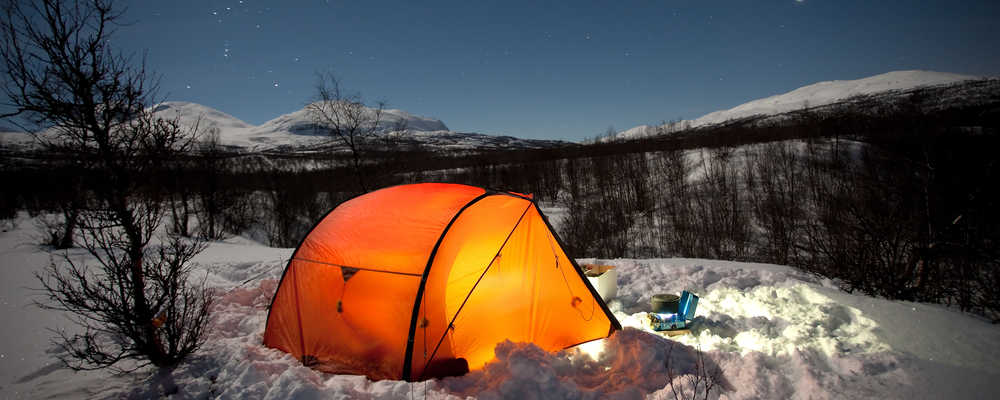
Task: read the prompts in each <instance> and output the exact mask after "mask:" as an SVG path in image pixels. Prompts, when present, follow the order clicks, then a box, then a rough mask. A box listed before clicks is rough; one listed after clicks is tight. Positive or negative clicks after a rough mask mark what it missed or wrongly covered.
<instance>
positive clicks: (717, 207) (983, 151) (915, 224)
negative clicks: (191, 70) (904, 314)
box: [0, 82, 1000, 320]
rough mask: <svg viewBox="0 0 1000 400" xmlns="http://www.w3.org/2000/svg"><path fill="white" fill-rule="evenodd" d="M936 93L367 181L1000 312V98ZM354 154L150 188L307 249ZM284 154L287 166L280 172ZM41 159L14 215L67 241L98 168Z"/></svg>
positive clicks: (487, 155)
mask: <svg viewBox="0 0 1000 400" xmlns="http://www.w3.org/2000/svg"><path fill="white" fill-rule="evenodd" d="M993 84H994V85H995V82H994V83H993ZM930 97H931V96H930V95H928V94H927V93H926V92H920V91H917V92H914V93H911V95H910V96H909V97H907V98H906V100H904V101H893V102H887V101H884V100H883V99H879V98H873V97H859V98H855V99H852V100H851V101H850V102H847V103H845V104H842V105H836V106H826V107H823V108H817V109H810V110H806V111H802V112H797V113H795V114H793V116H792V117H790V118H785V119H783V120H780V121H770V122H767V121H760V120H756V121H755V120H747V121H738V122H734V123H730V124H727V125H724V126H718V127H714V128H711V129H699V130H689V131H686V132H681V133H673V134H668V135H662V136H656V137H651V138H642V139H638V140H632V141H610V142H603V143H602V142H598V143H593V144H589V145H571V146H566V147H559V148H548V149H537V150H509V151H491V152H466V153H463V154H454V153H452V154H447V153H442V152H436V151H432V150H430V149H422V148H420V147H419V146H408V147H407V148H406V151H392V148H391V147H386V148H385V149H384V150H378V149H376V150H373V151H371V152H370V153H369V154H368V155H367V157H368V160H369V161H368V162H367V163H366V164H365V166H364V168H365V169H366V171H364V173H363V174H362V175H363V176H365V177H366V179H368V180H369V182H367V185H366V186H368V187H375V188H377V187H385V186H389V185H394V184H402V183H412V182H455V183H466V184H473V185H478V186H483V187H489V188H497V189H503V190H513V191H517V192H521V193H533V194H534V195H535V196H536V197H537V198H538V199H540V200H541V201H543V202H545V203H547V204H552V205H555V206H559V207H564V208H565V209H566V213H565V214H564V215H565V217H564V218H563V219H562V220H561V221H559V222H560V223H558V224H557V225H558V226H559V233H560V235H561V236H563V239H565V242H566V243H567V245H568V246H570V248H569V249H567V250H568V251H569V252H570V254H572V255H574V256H577V257H598V258H615V257H673V256H678V257H698V258H715V259H728V260H740V261H754V262H767V263H775V264H784V265H792V266H795V267H798V268H801V269H804V270H807V271H810V272H814V273H817V274H820V275H823V276H826V277H830V278H835V279H836V280H837V281H838V282H840V284H841V285H842V286H843V287H844V288H845V289H847V290H858V291H862V292H864V293H868V294H873V295H880V296H885V297H888V298H894V299H906V300H916V301H929V302H940V303H946V304H952V305H956V306H958V307H960V308H962V309H963V310H969V311H972V312H975V313H978V314H982V315H986V316H989V317H990V318H992V319H994V320H995V319H997V318H998V317H1000V249H998V248H997V240H998V239H1000V211H998V208H997V207H998V206H1000V204H998V200H1000V197H998V195H997V191H996V190H995V189H994V186H995V185H996V182H998V176H997V174H998V165H997V159H998V157H997V156H996V155H995V149H997V148H998V144H1000V136H998V127H1000V117H998V116H1000V112H998V108H997V107H996V104H997V103H998V101H997V99H992V100H989V101H983V102H981V103H980V104H978V105H974V106H965V107H950V108H946V109H943V110H932V111H930V112H929V111H928V106H927V104H930V103H931V100H932V99H930ZM344 157H345V156H343V155H334V156H327V157H318V156H316V155H308V156H303V155H295V156H293V155H270V156H261V155H250V156H248V155H244V154H234V153H227V152H224V151H222V150H220V148H219V147H217V146H209V147H208V148H203V149H202V151H201V152H199V153H197V155H192V156H191V157H190V158H188V159H184V160H176V162H175V164H176V168H174V169H172V170H171V171H169V172H167V173H164V174H163V175H162V176H152V177H149V185H148V187H149V193H147V194H145V195H156V196H163V198H164V199H166V201H169V203H170V204H171V207H170V210H169V212H168V219H169V221H170V223H169V224H168V227H169V229H171V230H172V231H173V232H175V233H178V234H181V235H189V236H202V237H206V238H219V237H222V236H223V235H224V234H225V233H239V234H244V235H248V236H250V237H252V238H254V239H257V240H260V241H262V242H264V243H266V244H269V245H272V246H281V247H291V246H295V245H297V244H298V242H299V240H301V238H302V237H303V236H304V235H305V234H306V233H307V231H308V229H309V228H310V227H311V226H312V225H313V224H314V223H315V222H316V221H317V220H318V219H319V218H320V217H321V216H322V215H323V214H324V213H326V212H327V211H329V210H330V209H332V208H333V207H334V206H336V205H337V204H339V203H340V202H342V201H344V200H346V199H349V198H351V197H354V196H356V195H358V194H360V193H361V189H360V188H359V187H358V185H357V180H356V179H355V176H356V175H355V171H352V170H351V169H350V168H348V167H346V165H347V164H348V163H346V162H344ZM261 158H263V159H264V160H265V162H263V165H265V167H261V166H260V165H262V162H261V161H260V159H261ZM275 160H280V161H281V165H285V166H286V167H282V168H267V167H266V165H268V163H269V162H270V163H275V162H277V161H275ZM251 164H252V165H253V167H251V166H250V165H251ZM29 165H32V166H31V167H24V166H21V167H18V168H5V169H4V170H3V171H0V175H2V176H3V178H4V181H5V182H7V183H8V184H7V188H8V190H5V191H4V193H3V196H2V198H0V212H2V216H3V217H5V218H10V217H12V216H13V215H14V214H15V213H16V211H17V210H20V209H26V210H28V211H29V212H30V213H32V214H33V215H39V214H43V213H44V214H51V213H56V214H59V215H62V216H63V217H62V218H59V219H55V220H53V219H49V220H45V221H47V222H46V225H47V226H46V229H47V230H49V231H50V233H51V236H52V237H51V242H52V243H53V244H57V243H58V242H59V239H60V238H61V237H62V236H65V233H66V232H67V231H72V223H71V222H70V223H68V224H67V221H72V216H73V210H74V209H75V208H78V207H80V206H81V205H83V204H86V202H87V201H88V200H87V197H88V195H87V187H88V183H87V181H88V178H87V172H86V171H81V170H80V169H79V168H76V167H74V166H73V165H72V163H71V162H69V161H66V160H63V161H61V162H48V163H46V162H40V161H37V160H36V161H35V162H34V163H33V164H30V163H29ZM288 166H292V167H288ZM67 228H69V229H67Z"/></svg>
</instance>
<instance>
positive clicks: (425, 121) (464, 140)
mask: <svg viewBox="0 0 1000 400" xmlns="http://www.w3.org/2000/svg"><path fill="white" fill-rule="evenodd" d="M153 112H154V113H156V115H157V116H160V117H162V118H164V119H171V120H172V119H177V120H178V121H179V122H180V123H181V124H183V125H185V126H188V127H195V126H197V128H198V131H199V132H201V133H205V132H208V131H209V130H218V133H219V141H220V144H222V145H224V146H227V147H229V148H231V149H234V150H241V151H272V152H273V151H278V152H289V151H291V152H295V151H315V150H323V151H337V150H338V149H339V148H340V147H341V145H340V143H339V141H335V140H331V138H329V137H328V136H325V135H323V134H320V133H318V132H317V130H316V129H315V125H314V124H313V122H312V120H311V119H310V117H309V112H308V111H307V110H306V108H303V109H301V110H298V111H294V112H291V113H288V114H284V115H281V116H278V117H276V118H274V119H271V120H269V121H267V122H264V123H263V124H260V125H252V124H249V123H247V122H245V121H242V120H240V119H239V118H236V117H234V116H232V115H229V114H226V113H225V112H222V111H219V110H216V109H214V108H211V107H208V106H205V105H201V104H196V103H190V102H182V101H168V102H163V103H160V104H158V105H156V106H154V107H153ZM366 112H368V113H370V114H373V113H374V112H375V110H373V109H370V108H369V109H366ZM400 127H405V130H404V131H402V132H397V130H399V128H400ZM45 134H46V133H44V132H43V133H42V135H45ZM378 134H380V135H389V136H393V137H394V141H395V142H398V143H400V144H405V145H410V146H412V145H420V146H425V147H427V148H433V149H438V150H483V149H519V148H547V147H553V146H561V145H565V144H566V143H565V142H561V141H556V140H534V139H521V138H515V137H510V136H494V135H486V134H480V133H465V132H453V131H450V130H448V126H447V125H445V124H444V122H442V121H441V120H439V119H434V118H428V117H423V116H419V115H414V114H411V113H408V112H406V111H403V110H396V109H386V110H382V116H381V122H380V123H379V129H378ZM34 145H35V140H34V139H33V138H32V137H31V135H29V134H26V133H23V132H16V131H14V132H2V131H0V147H4V148H7V149H19V150H30V149H31V148H32V146H34Z"/></svg>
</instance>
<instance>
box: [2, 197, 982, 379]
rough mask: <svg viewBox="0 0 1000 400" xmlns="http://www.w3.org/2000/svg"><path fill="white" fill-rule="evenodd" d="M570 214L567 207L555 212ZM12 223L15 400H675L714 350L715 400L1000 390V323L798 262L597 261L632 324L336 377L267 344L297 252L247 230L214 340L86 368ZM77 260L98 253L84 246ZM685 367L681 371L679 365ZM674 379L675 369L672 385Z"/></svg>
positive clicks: (10, 367)
mask: <svg viewBox="0 0 1000 400" xmlns="http://www.w3.org/2000/svg"><path fill="white" fill-rule="evenodd" d="M546 211H547V213H548V214H550V215H553V216H556V217H558V216H559V215H560V213H559V212H558V211H559V210H546ZM2 226H3V227H5V229H4V231H3V232H0V288H2V296H0V298H2V301H0V305H2V306H0V316H2V317H3V320H4V323H3V324H0V334H2V337H4V338H5V340H3V341H0V355H2V356H0V398H70V399H75V398H122V397H128V398H158V397H164V395H165V394H170V396H169V397H171V398H226V399H228V398H264V399H282V398H359V397H361V398H373V399H410V398H416V399H420V398H428V397H432V398H453V399H458V398H470V397H472V398H482V399H499V398H523V399H536V398H537V399H541V398H579V399H595V398H621V399H634V398H648V399H672V398H674V395H673V390H672V388H671V383H673V388H674V389H686V390H687V392H688V393H690V391H691V388H692V385H693V384H694V382H695V378H696V376H697V375H698V374H697V371H698V365H699V362H698V361H699V350H701V351H703V352H704V353H703V356H702V357H703V358H702V359H703V360H704V361H703V362H704V364H705V365H706V367H707V370H708V371H714V370H716V368H717V369H718V370H719V371H721V377H720V379H719V381H718V385H719V386H718V387H719V388H720V389H721V391H713V392H712V396H710V397H711V398H723V399H758V398H796V399H799V398H801V399H805V398H818V399H823V398H838V399H839V398H846V399H861V398H908V397H911V398H987V397H991V395H992V394H993V393H997V392H998V391H1000V365H998V363H996V362H995V360H997V359H998V357H1000V326H997V325H992V324H989V323H987V322H985V321H983V320H981V319H979V318H976V317H973V316H970V315H966V314H963V313H960V312H958V311H956V310H953V309H948V308H945V307H942V306H939V305H931V304H920V303H909V302H899V301H888V300H884V299H877V298H871V297H867V296H862V295H857V294H850V293H845V292H843V291H840V290H839V289H837V286H836V285H835V284H834V282H831V281H829V280H826V279H823V278H820V277H816V276H814V275H810V274H806V273H804V272H800V271H798V270H795V269H793V268H790V267H785V266H778V265H767V264H753V263H739V262H729V261H718V260H700V259H676V258H674V259H643V260H637V259H616V260H593V259H582V260H579V261H580V262H581V263H599V264H610V265H614V266H616V269H617V271H618V286H619V289H618V293H617V296H616V297H614V298H611V299H608V300H609V301H608V302H609V307H610V308H611V310H612V311H613V312H614V314H615V315H616V317H617V318H618V319H619V320H620V321H621V322H622V324H623V325H624V326H625V329H624V330H623V331H619V332H616V333H615V334H614V335H612V336H611V337H610V338H607V339H603V340H599V341H594V342H590V343H586V344H584V345H581V346H578V347H576V348H572V349H568V350H564V351H561V352H557V353H549V352H545V351H543V350H541V349H539V348H538V347H535V346H534V345H531V344H527V343H511V342H506V343H501V344H500V345H498V346H497V348H496V360H495V361H493V362H491V363H489V364H487V366H486V367H485V368H484V369H481V370H477V371H473V372H470V373H469V374H467V375H465V376H461V377H452V378H445V379H440V380H430V381H425V382H414V383H409V382H402V381H393V380H383V381H377V382H373V381H370V380H368V379H367V378H365V377H363V376H351V375H331V374H324V373H320V372H317V371H314V370H312V369H309V368H306V367H304V366H302V365H301V364H300V363H299V362H298V361H296V360H294V359H293V358H292V357H291V356H289V355H287V354H285V353H283V352H281V351H278V350H273V349H269V348H265V347H263V346H262V345H261V341H262V334H263V330H264V322H265V319H266V316H267V310H266V307H267V304H268V303H269V301H270V298H271V296H272V295H273V293H274V291H275V289H276V287H277V284H278V279H279V278H280V275H281V272H282V270H283V268H284V266H285V263H286V260H287V259H288V257H290V256H291V253H292V249H275V248H269V247H266V246H263V245H261V244H259V243H256V242H254V241H252V240H249V239H246V238H242V237H230V238H227V239H226V240H222V241H218V242H212V243H210V244H209V246H208V248H207V249H206V250H205V251H204V252H203V253H201V254H199V255H198V257H197V258H196V259H195V263H196V264H195V270H196V273H195V275H196V276H204V277H205V278H206V282H207V283H208V285H209V286H211V287H213V288H214V290H215V292H216V294H217V297H216V303H215V306H214V307H215V308H214V317H213V321H212V324H211V329H210V330H209V338H208V341H207V342H206V344H205V346H204V347H203V348H202V349H201V350H200V351H199V352H198V353H197V354H196V355H195V357H194V358H193V359H192V360H191V361H190V362H189V363H186V364H184V365H182V366H180V367H178V368H177V369H175V370H173V371H161V372H157V371H153V370H143V371H140V372H138V373H135V374H133V375H126V376H115V375H111V374H110V373H108V372H103V371H98V372H90V373H73V372H71V371H68V370H66V369H65V368H63V367H61V366H60V365H59V364H58V363H57V362H56V360H55V353H54V350H53V346H52V345H51V344H50V343H49V339H50V338H51V334H50V333H49V332H48V331H47V330H46V328H49V327H59V326H66V320H65V318H64V317H63V316H61V315H59V314H58V313H53V312H50V311H44V310H40V309H38V308H35V307H34V306H32V305H30V304H29V303H30V301H31V299H32V297H31V296H32V295H33V294H34V292H33V291H32V290H31V289H30V288H31V287H36V286H37V284H36V282H35V280H34V277H33V274H34V272H35V271H38V270H39V269H40V268H43V267H44V266H45V265H46V264H47V263H48V262H49V260H50V257H52V256H53V255H58V254H59V253H57V252H53V251H51V250H50V249H47V248H45V247H41V246H39V245H37V244H36V243H38V238H37V235H38V233H37V228H36V226H35V225H34V223H33V222H32V220H31V219H30V218H28V216H27V215H26V214H22V215H20V216H19V217H18V218H17V219H16V220H14V221H4V224H3V225H2ZM74 251H75V253H71V254H72V256H74V257H84V255H83V254H80V252H79V251H78V250H71V252H74ZM681 290H690V291H692V292H694V293H696V294H698V295H699V296H700V297H701V301H700V302H699V305H698V311H697V314H696V321H697V324H696V328H694V330H693V334H691V335H681V336H676V337H673V338H668V337H666V336H665V335H662V334H660V333H657V332H652V331H649V330H648V329H647V328H645V327H644V326H643V324H642V323H641V321H642V317H643V316H644V312H645V311H646V310H647V309H648V304H649V299H650V298H651V297H652V296H653V295H654V294H657V293H675V294H676V293H679V292H680V291H681ZM668 365H669V372H670V373H669V374H668ZM671 377H673V380H672V381H671Z"/></svg>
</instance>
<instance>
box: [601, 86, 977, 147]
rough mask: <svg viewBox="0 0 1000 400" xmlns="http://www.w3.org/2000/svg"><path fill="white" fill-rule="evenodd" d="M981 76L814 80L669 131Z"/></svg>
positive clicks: (624, 135)
mask: <svg viewBox="0 0 1000 400" xmlns="http://www.w3.org/2000/svg"><path fill="white" fill-rule="evenodd" d="M976 79H982V78H981V77H976V76H970V75H960V74H952V73H947V72H934V71H893V72H887V73H884V74H881V75H875V76H871V77H868V78H862V79H855V80H844V81H826V82H819V83H814V84H812V85H808V86H803V87H800V88H798V89H795V90H792V91H790V92H788V93H783V94H779V95H774V96H770V97H765V98H762V99H757V100H753V101H750V102H747V103H744V104H740V105H738V106H736V107H733V108H730V109H728V110H720V111H715V112H711V113H708V114H705V115H703V116H701V117H699V118H697V119H694V120H684V121H679V122H674V123H671V124H669V125H668V126H665V128H666V129H665V130H666V131H667V132H671V131H677V130H682V129H688V128H699V127H705V126H711V125H716V124H720V123H724V122H727V121H732V120H738V119H742V118H748V117H753V116H764V115H778V114H783V113H788V112H792V111H796V110H801V109H805V108H811V107H819V106H825V105H829V104H834V103H837V102H839V101H843V100H846V99H849V98H851V97H854V96H859V95H877V94H880V93H886V92H894V91H906V90H911V89H916V88H921V87H932V86H947V85H953V84H957V83H961V82H965V81H969V80H976ZM655 133H656V129H650V127H648V126H647V125H641V126H637V127H635V128H632V129H628V130H625V131H622V132H619V133H618V135H616V137H617V138H620V139H629V138H637V137H643V136H649V135H650V134H655Z"/></svg>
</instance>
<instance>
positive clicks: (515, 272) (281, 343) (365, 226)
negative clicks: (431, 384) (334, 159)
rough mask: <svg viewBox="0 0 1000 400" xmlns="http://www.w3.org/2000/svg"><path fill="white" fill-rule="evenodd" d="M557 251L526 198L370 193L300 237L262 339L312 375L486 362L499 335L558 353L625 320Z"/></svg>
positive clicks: (405, 372) (383, 373) (429, 189)
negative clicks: (314, 371) (317, 371)
mask: <svg viewBox="0 0 1000 400" xmlns="http://www.w3.org/2000/svg"><path fill="white" fill-rule="evenodd" d="M563 248H564V246H562V245H561V242H560V241H559V239H558V237H557V236H556V234H555V232H554V231H553V229H552V227H551V225H549V223H548V221H547V220H546V218H545V216H544V215H543V214H542V212H541V210H539V208H538V205H537V204H536V203H535V201H534V199H533V197H532V196H531V195H522V194H518V193H513V192H502V191H494V190H485V189H482V188H478V187H472V186H465V185H457V184H442V183H423V184H412V185H401V186H393V187H389V188H385V189H381V190H377V191H374V192H371V193H368V194H365V195H362V196H359V197H356V198H354V199H351V200H348V201H346V202H344V203H342V204H340V205H339V206H337V207H336V208H334V209H333V210H332V211H330V212H329V213H328V214H327V215H326V216H325V217H323V218H322V219H321V220H320V221H319V222H318V223H317V224H316V226H315V227H314V228H313V229H312V231H311V232H309V234H307V235H306V237H305V238H304V239H303V241H302V243H301V244H300V245H299V247H298V248H297V249H296V250H295V253H294V254H293V255H292V258H291V260H289V262H288V266H287V267H286V268H285V272H284V273H283V275H282V277H281V282H280V283H279V284H278V289H277V291H276V293H275V295H274V299H273V300H272V302H271V306H270V311H269V313H268V318H267V326H266V328H265V331H264V344H265V345H266V346H268V347H272V348H276V349H280V350H282V351H285V352H288V353H291V354H292V355H293V356H295V357H296V358H298V359H299V360H301V361H302V362H303V364H306V365H310V366H314V367H315V368H317V369H320V370H326V371H330V372H336V373H350V374H364V375H367V376H368V377H370V378H372V379H407V380H419V379H423V378H428V377H436V376H443V375H449V374H454V373H455V372H456V371H455V370H456V369H459V370H460V371H458V373H462V372H464V370H468V369H472V370H475V369H479V368H482V366H483V365H484V364H485V363H487V362H488V361H490V360H491V359H493V358H494V354H493V349H494V347H495V346H496V345H497V344H498V343H501V342H503V341H505V340H511V341H514V342H531V343H534V344H536V345H538V346H539V347H541V348H543V349H546V350H549V351H557V350H561V349H565V348H568V347H571V346H575V345H577V344H580V343H583V342H588V341H591V340H596V339H599V338H604V337H607V336H609V335H610V334H611V333H612V332H613V331H614V330H616V329H621V325H620V324H619V323H618V321H617V320H616V319H615V317H614V316H613V315H612V314H611V312H610V311H608V308H607V305H606V304H605V303H604V301H603V300H602V299H601V297H600V296H599V295H597V293H596V291H595V290H594V288H593V287H592V286H591V285H590V284H589V283H588V282H587V279H585V278H584V276H583V273H582V271H581V269H580V267H579V266H578V265H577V264H576V262H575V261H574V260H573V259H572V258H569V257H568V256H567V255H566V252H565V251H564V250H563ZM456 366H458V367H457V368H456Z"/></svg>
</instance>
